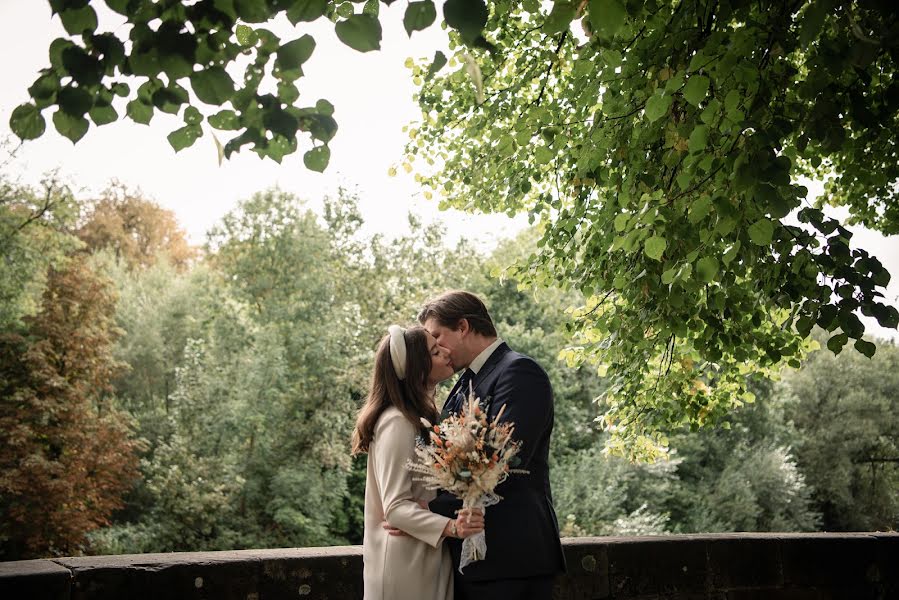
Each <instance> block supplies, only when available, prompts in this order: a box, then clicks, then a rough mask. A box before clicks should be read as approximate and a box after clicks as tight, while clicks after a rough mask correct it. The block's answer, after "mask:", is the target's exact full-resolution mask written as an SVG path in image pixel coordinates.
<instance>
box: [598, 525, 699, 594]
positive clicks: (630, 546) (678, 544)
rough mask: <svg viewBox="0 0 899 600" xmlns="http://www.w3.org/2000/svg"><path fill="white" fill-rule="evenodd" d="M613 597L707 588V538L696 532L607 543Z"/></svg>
mask: <svg viewBox="0 0 899 600" xmlns="http://www.w3.org/2000/svg"><path fill="white" fill-rule="evenodd" d="M608 553H609V587H610V591H611V596H612V598H615V599H616V600H617V599H618V598H630V597H639V596H641V595H649V594H658V595H663V596H665V595H669V596H670V595H673V594H675V593H680V594H685V593H697V592H699V593H707V592H708V591H709V588H710V586H709V582H708V579H709V572H708V559H707V556H706V541H705V540H703V539H701V538H700V537H698V536H677V537H675V536H670V537H669V536H659V537H656V538H631V540H629V541H620V542H618V543H610V544H609V546H608Z"/></svg>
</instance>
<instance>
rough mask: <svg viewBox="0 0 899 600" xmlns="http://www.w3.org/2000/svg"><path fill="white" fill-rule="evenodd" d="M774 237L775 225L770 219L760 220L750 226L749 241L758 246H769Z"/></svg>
mask: <svg viewBox="0 0 899 600" xmlns="http://www.w3.org/2000/svg"><path fill="white" fill-rule="evenodd" d="M773 237H774V224H773V223H772V222H771V220H770V219H759V220H758V221H756V222H755V223H753V224H752V225H750V226H749V239H750V240H752V243H753V244H756V245H757V246H767V245H769V244H770V243H771V240H772V239H773Z"/></svg>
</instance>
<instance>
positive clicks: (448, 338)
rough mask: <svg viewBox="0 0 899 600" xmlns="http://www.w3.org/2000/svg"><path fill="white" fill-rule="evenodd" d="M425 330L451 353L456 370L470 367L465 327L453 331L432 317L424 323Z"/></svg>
mask: <svg viewBox="0 0 899 600" xmlns="http://www.w3.org/2000/svg"><path fill="white" fill-rule="evenodd" d="M424 328H425V329H427V330H428V331H429V332H431V335H432V336H434V339H435V340H437V343H438V344H440V345H441V346H443V347H444V348H446V349H447V350H448V351H449V355H450V360H451V361H452V363H453V368H454V369H455V370H457V371H458V370H459V369H464V368H465V367H467V366H468V363H467V362H466V359H465V356H466V354H465V346H464V344H463V337H464V336H463V335H462V334H463V330H464V327H460V328H458V329H453V328H452V327H447V326H446V325H442V324H440V322H439V321H437V319H435V318H433V317H431V318H430V319H428V320H427V321H425V322H424Z"/></svg>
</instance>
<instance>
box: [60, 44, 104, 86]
mask: <svg viewBox="0 0 899 600" xmlns="http://www.w3.org/2000/svg"><path fill="white" fill-rule="evenodd" d="M62 64H63V68H64V69H65V70H66V71H68V72H69V74H70V75H71V76H72V79H74V80H75V81H77V82H78V83H80V84H82V85H86V86H93V85H96V84H98V83H100V79H102V77H103V66H102V65H101V64H100V61H98V60H97V59H96V58H94V57H93V56H90V55H89V54H88V53H87V52H85V51H84V50H83V49H82V48H80V47H78V46H70V47H68V48H65V49H64V50H63V51H62Z"/></svg>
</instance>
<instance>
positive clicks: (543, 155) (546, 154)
mask: <svg viewBox="0 0 899 600" xmlns="http://www.w3.org/2000/svg"><path fill="white" fill-rule="evenodd" d="M552 159H553V153H552V151H551V150H550V149H549V148H547V147H546V146H537V149H536V150H534V162H535V163H537V164H538V165H545V164H547V163H549V162H550V161H551V160H552Z"/></svg>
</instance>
